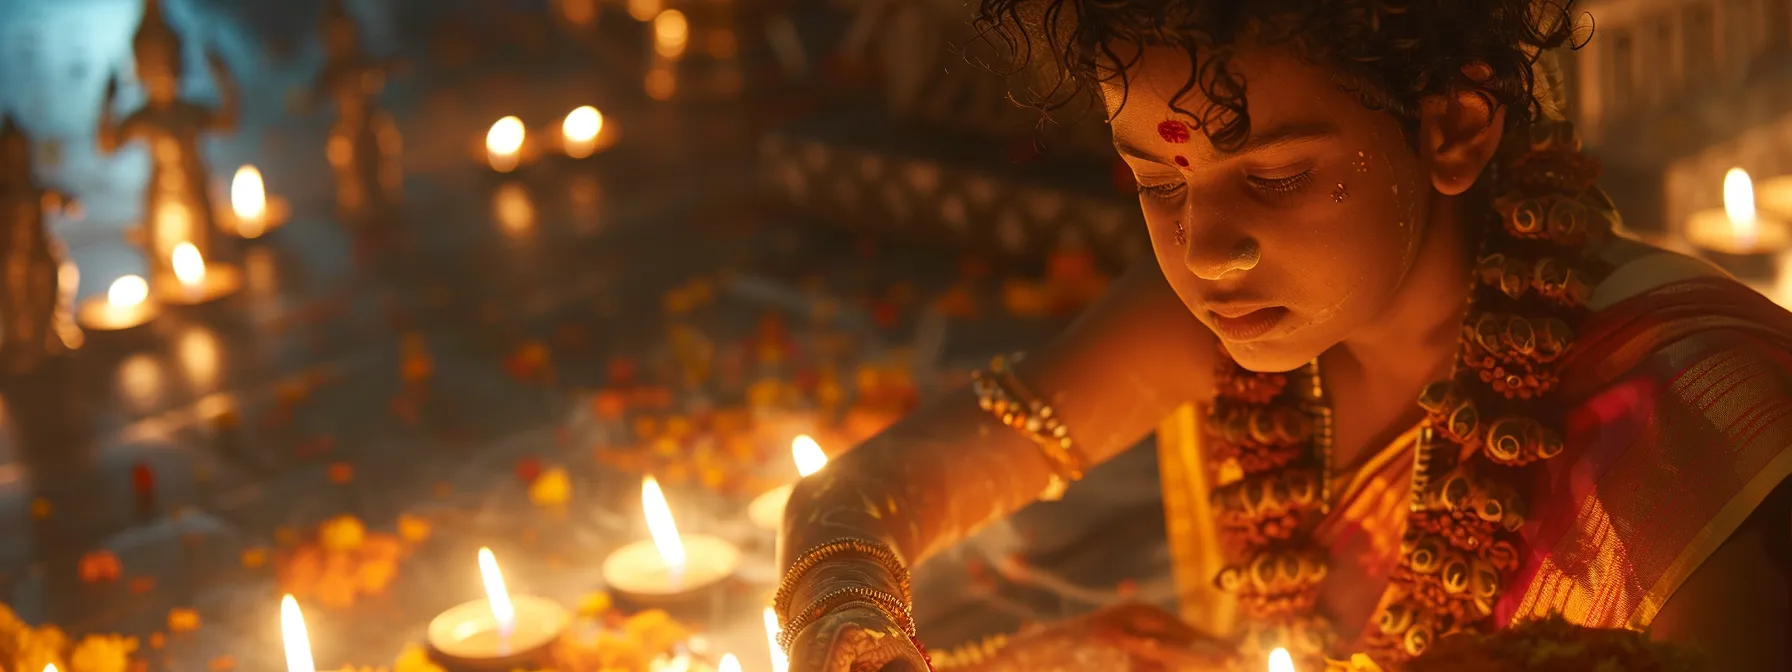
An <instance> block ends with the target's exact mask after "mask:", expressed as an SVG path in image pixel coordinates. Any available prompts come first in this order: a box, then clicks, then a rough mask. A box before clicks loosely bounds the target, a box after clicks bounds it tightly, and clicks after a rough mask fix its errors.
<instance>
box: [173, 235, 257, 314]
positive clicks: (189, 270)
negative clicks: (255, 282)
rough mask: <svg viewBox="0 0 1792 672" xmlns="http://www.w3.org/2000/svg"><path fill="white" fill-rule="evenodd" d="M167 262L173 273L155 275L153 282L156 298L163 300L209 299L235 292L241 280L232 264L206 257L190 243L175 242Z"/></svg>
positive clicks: (192, 302) (193, 302)
mask: <svg viewBox="0 0 1792 672" xmlns="http://www.w3.org/2000/svg"><path fill="white" fill-rule="evenodd" d="M169 262H170V265H171V266H173V277H171V278H170V277H157V278H155V284H154V287H155V290H156V298H158V299H161V300H162V302H163V303H173V304H180V305H198V304H201V303H209V302H211V301H215V300H217V299H221V298H224V297H225V296H229V295H230V294H233V293H235V292H236V290H237V289H238V288H239V287H241V286H242V284H243V283H242V274H241V273H239V272H237V269H236V267H234V266H231V265H229V264H217V263H211V262H208V261H206V259H205V257H204V256H202V255H201V254H200V253H199V248H197V247H194V246H193V244H192V243H181V244H179V245H175V246H174V251H173V252H172V253H171V259H169Z"/></svg>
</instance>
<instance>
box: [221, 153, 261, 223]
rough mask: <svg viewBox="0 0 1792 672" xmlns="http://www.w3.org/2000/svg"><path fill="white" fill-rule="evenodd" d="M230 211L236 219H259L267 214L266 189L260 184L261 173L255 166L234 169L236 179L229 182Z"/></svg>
mask: <svg viewBox="0 0 1792 672" xmlns="http://www.w3.org/2000/svg"><path fill="white" fill-rule="evenodd" d="M230 209H231V210H232V211H233V212H235V213H236V216H237V219H259V218H260V217H261V216H262V215H265V214H267V212H268V193H267V188H266V187H265V186H264V185H263V184H262V182H261V171H260V170H256V168H255V166H243V167H241V168H238V169H236V177H234V178H232V179H231V180H230Z"/></svg>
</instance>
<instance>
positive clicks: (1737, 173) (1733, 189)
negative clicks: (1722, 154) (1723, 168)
mask: <svg viewBox="0 0 1792 672" xmlns="http://www.w3.org/2000/svg"><path fill="white" fill-rule="evenodd" d="M1724 214H1725V215H1728V216H1729V218H1730V233H1731V234H1732V235H1734V236H1735V237H1736V239H1737V240H1739V241H1749V242H1753V241H1754V239H1755V234H1756V232H1757V231H1758V229H1757V224H1756V223H1755V183H1754V181H1753V180H1750V179H1749V177H1748V171H1746V170H1743V169H1741V168H1731V169H1730V172H1728V173H1725V174H1724Z"/></svg>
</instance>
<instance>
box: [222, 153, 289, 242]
mask: <svg viewBox="0 0 1792 672" xmlns="http://www.w3.org/2000/svg"><path fill="white" fill-rule="evenodd" d="M291 214H292V212H291V208H289V207H288V206H287V204H286V199H284V198H280V197H278V196H270V195H268V193H267V185H266V183H264V182H263V181H262V179H261V171H260V170H257V169H256V168H255V166H243V167H241V168H238V169H236V177H234V178H231V180H230V211H229V212H228V213H220V217H219V219H221V220H223V222H224V223H225V224H227V225H228V227H227V228H228V230H229V232H230V233H234V234H236V236H237V237H239V238H245V239H250V240H253V239H256V238H260V237H262V236H264V235H267V234H268V233H269V232H272V231H273V230H275V229H278V228H280V226H281V225H283V224H285V223H286V220H287V219H288V217H290V216H291Z"/></svg>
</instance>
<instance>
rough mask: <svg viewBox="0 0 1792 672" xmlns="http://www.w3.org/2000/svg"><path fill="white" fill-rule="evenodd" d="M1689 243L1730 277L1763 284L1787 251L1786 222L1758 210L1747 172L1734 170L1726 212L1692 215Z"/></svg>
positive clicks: (1729, 179) (1726, 181) (1726, 195)
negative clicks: (1779, 256)
mask: <svg viewBox="0 0 1792 672" xmlns="http://www.w3.org/2000/svg"><path fill="white" fill-rule="evenodd" d="M1686 240H1687V242H1690V243H1692V244H1693V246H1694V247H1697V248H1698V249H1699V251H1700V252H1701V253H1703V255H1704V256H1705V257H1706V258H1707V259H1710V260H1711V261H1712V262H1713V263H1715V264H1717V265H1718V266H1721V267H1723V269H1724V270H1726V271H1729V272H1730V274H1731V275H1734V276H1736V277H1737V278H1738V279H1740V280H1743V281H1744V282H1753V283H1760V282H1766V281H1768V280H1771V279H1772V278H1773V276H1774V274H1775V273H1776V271H1777V263H1776V259H1775V255H1776V253H1778V252H1779V251H1780V250H1783V249H1785V248H1786V245H1787V242H1788V236H1787V230H1786V223H1785V222H1782V221H1780V220H1778V219H1775V218H1772V217H1768V216H1764V215H1763V214H1762V213H1760V212H1757V211H1756V209H1755V192H1754V183H1753V182H1752V181H1751V180H1750V179H1749V176H1748V171H1745V170H1743V169H1741V168H1731V169H1730V172H1729V173H1728V174H1726V175H1724V207H1723V209H1721V210H1719V209H1715V208H1713V209H1707V210H1701V211H1699V212H1695V213H1693V216H1692V218H1691V219H1689V220H1687V222H1686Z"/></svg>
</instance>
